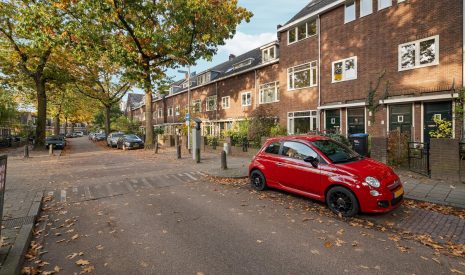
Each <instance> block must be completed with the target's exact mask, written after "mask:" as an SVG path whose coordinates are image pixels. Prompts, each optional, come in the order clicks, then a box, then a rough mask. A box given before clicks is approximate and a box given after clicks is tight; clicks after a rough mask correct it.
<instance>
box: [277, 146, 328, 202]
mask: <svg viewBox="0 0 465 275" xmlns="http://www.w3.org/2000/svg"><path fill="white" fill-rule="evenodd" d="M309 156H312V157H315V158H316V157H318V155H317V153H316V152H315V151H313V149H311V148H310V147H309V146H308V145H306V144H303V143H300V142H295V141H285V142H284V143H283V145H282V149H281V161H280V163H279V166H278V169H279V171H277V175H278V181H279V184H281V185H282V186H284V187H287V188H290V189H294V190H299V191H303V192H307V193H311V194H317V190H319V185H320V176H321V175H320V170H319V169H318V168H314V167H313V166H312V165H311V164H310V163H308V162H305V161H304V159H305V158H306V157H309Z"/></svg>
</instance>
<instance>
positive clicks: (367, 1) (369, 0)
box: [360, 0, 373, 17]
mask: <svg viewBox="0 0 465 275" xmlns="http://www.w3.org/2000/svg"><path fill="white" fill-rule="evenodd" d="M363 3H370V4H371V7H370V11H369V12H368V13H363ZM372 13H373V0H360V17H364V16H367V15H370V14H372Z"/></svg>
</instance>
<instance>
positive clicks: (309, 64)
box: [287, 60, 318, 91]
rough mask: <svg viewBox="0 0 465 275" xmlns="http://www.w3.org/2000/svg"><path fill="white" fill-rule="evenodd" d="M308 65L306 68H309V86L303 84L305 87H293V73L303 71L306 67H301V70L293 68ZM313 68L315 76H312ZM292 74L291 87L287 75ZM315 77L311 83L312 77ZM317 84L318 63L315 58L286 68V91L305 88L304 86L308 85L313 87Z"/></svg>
mask: <svg viewBox="0 0 465 275" xmlns="http://www.w3.org/2000/svg"><path fill="white" fill-rule="evenodd" d="M306 65H308V66H309V67H308V69H309V70H310V85H309V86H305V87H299V88H294V87H295V85H294V83H295V76H294V75H295V73H298V72H302V71H305V70H307V69H302V70H298V71H295V70H294V68H297V67H300V66H306ZM313 69H316V76H315V77H313V73H314V70H313ZM291 70H292V72H291ZM291 74H292V75H293V76H292V79H293V81H292V86H294V87H291V83H290V82H289V77H290V75H291ZM314 78H315V79H316V82H315V83H312V81H313V79H314ZM317 85H318V64H317V62H316V60H314V61H311V62H308V63H304V64H300V65H297V66H294V67H290V68H288V69H287V90H288V91H294V90H300V89H306V88H309V87H315V86H317Z"/></svg>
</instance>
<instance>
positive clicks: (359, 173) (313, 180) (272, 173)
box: [249, 136, 404, 216]
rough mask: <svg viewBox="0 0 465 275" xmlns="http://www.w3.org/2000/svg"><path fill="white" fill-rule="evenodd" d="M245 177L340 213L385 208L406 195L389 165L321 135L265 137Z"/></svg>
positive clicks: (260, 187)
mask: <svg viewBox="0 0 465 275" xmlns="http://www.w3.org/2000/svg"><path fill="white" fill-rule="evenodd" d="M249 178H250V181H251V184H252V187H253V188H255V189H256V190H264V189H265V188H267V187H271V188H277V189H282V190H285V191H288V192H292V193H296V194H299V195H303V196H306V197H309V198H312V199H317V200H321V201H325V202H326V204H327V205H328V207H329V208H330V209H331V210H332V211H333V212H335V213H336V214H342V215H343V216H353V215H355V214H357V213H358V212H359V211H361V212H374V213H382V212H388V211H390V210H392V209H394V208H396V207H398V206H399V205H400V204H401V203H402V201H403V195H404V189H403V187H402V183H401V182H400V180H399V177H398V176H397V175H396V174H395V173H394V171H393V170H392V169H391V168H390V167H388V166H387V165H385V164H383V163H380V162H377V161H375V160H372V159H370V158H366V157H362V156H360V155H359V154H357V153H356V152H354V151H353V150H351V149H350V148H348V147H347V146H345V145H343V144H341V143H339V142H337V141H334V140H332V139H330V138H326V137H321V136H291V137H281V138H271V139H268V140H267V141H266V142H265V144H264V145H263V147H262V148H261V149H260V151H259V152H258V153H257V155H256V156H255V157H254V159H253V160H252V162H251V164H250V166H249Z"/></svg>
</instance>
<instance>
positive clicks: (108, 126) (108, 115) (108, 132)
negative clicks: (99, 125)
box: [105, 106, 111, 136]
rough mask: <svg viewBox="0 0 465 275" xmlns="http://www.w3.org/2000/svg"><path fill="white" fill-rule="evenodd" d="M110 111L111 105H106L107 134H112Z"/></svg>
mask: <svg viewBox="0 0 465 275" xmlns="http://www.w3.org/2000/svg"><path fill="white" fill-rule="evenodd" d="M110 112H111V106H105V135H106V136H108V135H109V134H110Z"/></svg>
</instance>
